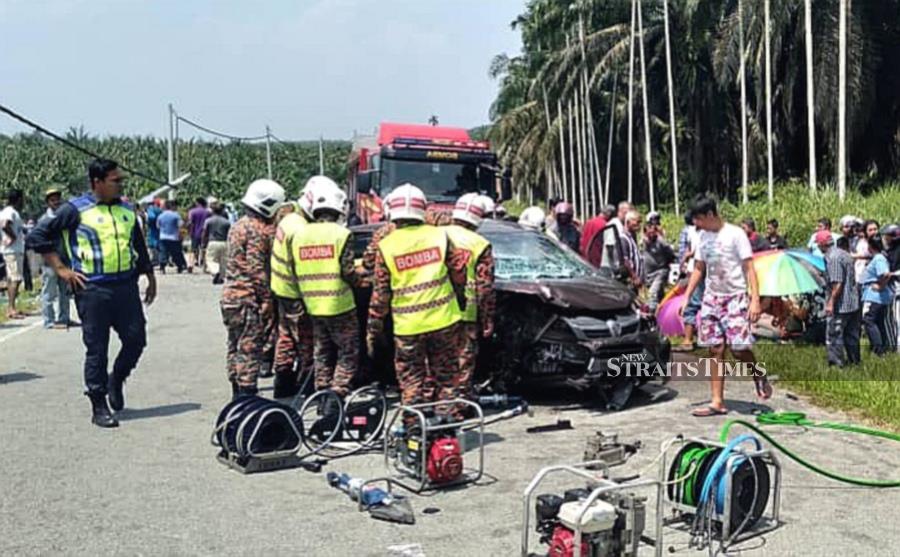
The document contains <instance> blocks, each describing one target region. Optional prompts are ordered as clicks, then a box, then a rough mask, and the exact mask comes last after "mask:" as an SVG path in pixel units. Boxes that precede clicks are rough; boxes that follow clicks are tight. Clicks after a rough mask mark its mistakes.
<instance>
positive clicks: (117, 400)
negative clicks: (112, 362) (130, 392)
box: [107, 373, 125, 412]
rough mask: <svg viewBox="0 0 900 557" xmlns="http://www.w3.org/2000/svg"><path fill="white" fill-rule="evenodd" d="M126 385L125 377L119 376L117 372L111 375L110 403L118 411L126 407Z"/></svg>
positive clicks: (109, 387) (109, 386)
mask: <svg viewBox="0 0 900 557" xmlns="http://www.w3.org/2000/svg"><path fill="white" fill-rule="evenodd" d="M124 386H125V378H124V377H119V376H118V375H116V374H115V373H113V374H112V375H110V376H109V385H108V387H107V388H108V389H109V405H110V406H111V407H112V409H113V410H115V411H116V412H118V411H120V410H122V409H123V408H125V393H124V392H123V391H122V387H124Z"/></svg>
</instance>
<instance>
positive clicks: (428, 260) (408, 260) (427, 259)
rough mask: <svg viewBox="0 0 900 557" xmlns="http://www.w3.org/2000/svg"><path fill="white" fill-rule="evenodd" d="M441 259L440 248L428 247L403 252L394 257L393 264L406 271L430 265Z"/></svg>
mask: <svg viewBox="0 0 900 557" xmlns="http://www.w3.org/2000/svg"><path fill="white" fill-rule="evenodd" d="M440 260H441V250H439V249H438V248H428V249H423V250H421V251H415V252H413V253H405V254H403V255H397V256H395V257H394V265H396V266H397V270H398V271H407V270H409V269H416V268H418V267H424V266H425V265H431V264H432V263H437V262H438V261H440Z"/></svg>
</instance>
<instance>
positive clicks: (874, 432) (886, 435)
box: [719, 412, 900, 487]
mask: <svg viewBox="0 0 900 557" xmlns="http://www.w3.org/2000/svg"><path fill="white" fill-rule="evenodd" d="M756 421H757V423H758V424H760V425H778V426H800V427H815V428H820V429H832V430H835V431H844V432H847V433H858V434H861V435H869V436H872V437H880V438H882V439H888V440H890V441H898V442H900V435H898V434H895V433H891V432H888V431H882V430H879V429H874V428H869V427H862V426H857V425H853V424H842V423H837V422H814V421H812V420H810V419H808V418H807V417H806V414H803V413H801V412H768V413H765V414H760V415H759V416H757V417H756ZM735 425H741V426H744V427H746V428H747V429H750V430H751V431H753V432H755V433H756V434H757V435H759V436H760V437H762V438H763V439H765V440H766V441H768V442H769V443H771V444H772V446H773V447H775V448H776V449H778V450H779V451H781V452H782V453H784V454H785V455H787V457H788V458H790V459H791V460H793V461H794V462H796V463H797V464H799V465H801V466H803V467H804V468H807V469H809V470H811V471H813V472H815V473H816V474H820V475H822V476H825V477H826V478H830V479H832V480H835V481H838V482H842V483H846V484H850V485H856V486H862V487H900V480H873V479H868V478H854V477H851V476H844V475H843V474H838V473H837V472H833V471H831V470H826V469H825V468H822V467H820V466H817V465H815V464H813V463H811V462H809V461H807V460H805V459H803V458H802V457H800V456H799V455H797V454H796V453H795V452H793V451H791V450H790V449H788V448H787V447H785V446H784V445H782V444H781V443H779V442H778V441H776V440H775V439H774V438H772V436H771V435H769V434H768V433H766V432H765V431H764V430H763V429H762V428H761V427H759V426H757V425H756V424H753V423H750V422H747V421H744V420H728V421H727V422H725V424H724V425H723V426H722V430H721V431H720V432H719V441H721V442H722V443H725V442H727V440H728V432H729V431H730V430H731V428H732V426H735Z"/></svg>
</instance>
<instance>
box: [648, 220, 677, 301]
mask: <svg viewBox="0 0 900 557" xmlns="http://www.w3.org/2000/svg"><path fill="white" fill-rule="evenodd" d="M659 230H660V226H659V225H658V224H649V223H648V224H647V225H645V226H644V241H643V246H642V247H643V250H642V251H643V257H644V272H645V273H646V275H647V289H648V294H647V305H648V306H649V307H650V311H652V312H656V306H658V305H659V301H660V299H662V296H663V294H664V293H665V292H664V290H665V287H666V284H668V281H669V265H671V264H672V263H673V262H674V261H675V250H673V249H672V246H670V245H669V244H668V243H666V241H665V240H663V239H662V238H660V234H659Z"/></svg>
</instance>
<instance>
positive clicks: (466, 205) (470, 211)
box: [453, 193, 486, 228]
mask: <svg viewBox="0 0 900 557" xmlns="http://www.w3.org/2000/svg"><path fill="white" fill-rule="evenodd" d="M485 213H486V211H485V207H484V199H483V197H482V196H481V195H478V194H477V193H467V194H465V195H463V196H462V197H460V198H459V199H458V200H457V201H456V206H455V207H454V208H453V218H454V219H455V220H461V221H463V222H467V223H469V224H471V225H472V226H474V227H475V228H478V227H479V226H481V221H483V220H484V215H485Z"/></svg>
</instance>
